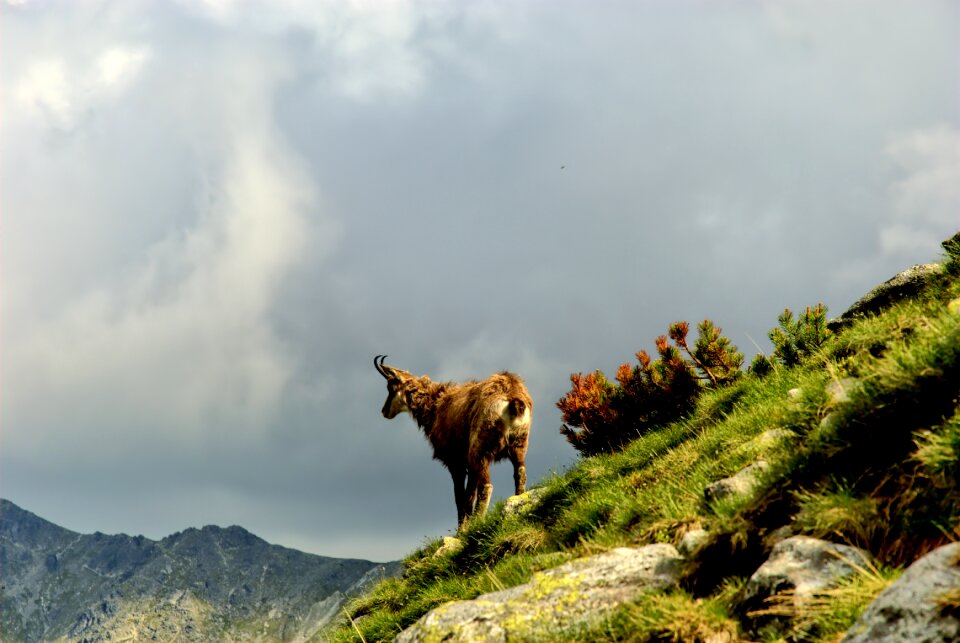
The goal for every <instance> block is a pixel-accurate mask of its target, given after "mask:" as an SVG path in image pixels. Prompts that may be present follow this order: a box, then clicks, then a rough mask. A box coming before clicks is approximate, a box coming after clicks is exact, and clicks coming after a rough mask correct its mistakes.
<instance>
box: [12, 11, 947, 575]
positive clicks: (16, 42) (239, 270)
mask: <svg viewBox="0 0 960 643" xmlns="http://www.w3.org/2000/svg"><path fill="white" fill-rule="evenodd" d="M957 43H960V5H958V3H956V2H949V1H944V2H934V1H930V2H922V1H911V2H897V1H890V2H879V1H875V0H871V1H869V2H852V1H851V2H826V1H824V2H812V1H809V2H808V1H805V2H800V1H784V2H772V1H771V2H764V1H759V0H757V1H742V2H734V1H729V2H716V1H707V0H703V1H701V2H684V1H677V0H661V1H654V0H649V1H643V2H640V1H637V2H627V1H622V2H613V1H597V0H590V1H589V2H587V1H585V0H584V1H582V2H579V1H578V2H574V1H572V0H570V1H566V2H555V1H549V2H548V1H546V0H542V1H536V2H515V1H512V0H509V1H508V0H501V1H496V2H492V1H488V2H478V1H473V0H471V1H470V2H467V1H465V0H464V1H457V2H453V1H450V2H388V1H387V0H382V1H373V0H370V1H367V2H359V1H358V2H327V3H322V2H312V1H307V0H304V1H302V2H299V1H295V0H284V1H280V0H273V1H269V2H268V1H266V0H264V1H262V2H258V1H249V2H246V1H239V0H238V1H232V0H207V1H206V2H200V1H187V0H182V1H180V2H174V1H169V2H146V1H144V2H132V1H130V0H115V1H106V0H103V1H100V0H91V1H87V2H80V1H67V0H64V1H62V2H53V1H49V2H47V1H42V0H17V1H13V0H6V1H5V2H3V4H0V146H2V147H0V225H2V237H0V244H2V247H0V269H2V290H0V295H2V302H0V303H2V336H0V344H2V350H0V358H2V408H0V413H2V436H0V495H2V496H3V497H5V498H8V499H10V500H12V501H14V502H16V503H18V504H20V505H21V506H23V507H24V508H25V509H28V510H30V511H33V512H34V513H37V514H39V515H41V516H42V517H44V518H47V519H49V520H52V521H54V522H56V523H58V524H60V525H63V526H65V527H67V528H70V529H73V530H76V531H81V532H93V531H96V530H99V531H103V532H106V533H117V532H123V533H128V534H144V535H146V536H148V537H151V538H160V537H163V536H165V535H168V534H170V533H172V532H175V531H179V530H182V529H184V528H187V527H191V526H193V527H200V526H203V525H206V524H219V525H222V526H227V525H232V524H239V525H242V526H243V527H245V528H247V529H249V530H251V531H252V532H254V533H255V534H257V535H259V536H261V537H263V538H265V539H267V540H268V541H270V542H273V543H277V544H281V545H286V546H290V547H295V548H299V549H303V550H305V551H309V552H313V553H318V554H324V555H331V556H346V557H361V558H369V559H373V560H388V559H395V558H399V557H401V556H403V555H405V554H406V553H408V552H410V551H411V550H413V549H414V548H416V547H417V546H419V545H421V544H423V543H424V541H425V540H426V539H428V538H431V537H439V536H441V535H444V534H447V533H449V532H451V531H452V530H453V529H454V527H455V522H456V511H455V507H454V502H453V492H452V485H451V482H450V478H449V476H448V474H447V472H446V471H445V470H444V469H443V467H442V466H441V465H440V464H439V463H438V462H435V461H433V460H431V451H430V448H429V446H428V444H427V443H426V441H425V440H424V438H423V436H422V434H421V433H420V431H419V430H418V429H417V428H416V426H415V424H414V423H413V422H412V420H410V419H409V418H407V417H406V416H403V417H398V418H396V419H395V420H393V421H387V420H385V419H383V417H382V416H381V415H380V408H381V405H382V404H383V400H384V396H385V387H384V381H383V379H382V378H381V377H380V376H379V375H378V374H377V373H376V371H375V370H374V368H373V364H372V360H373V357H374V355H377V354H380V353H386V354H388V355H389V356H390V358H389V360H388V362H389V363H391V364H394V365H396V366H399V367H402V368H405V369H407V370H410V371H412V372H414V373H416V374H421V373H427V374H430V375H431V376H433V377H434V378H435V379H460V378H467V377H484V376H486V375H488V374H490V373H492V372H494V371H499V370H502V369H510V370H513V371H516V372H518V373H520V374H521V375H523V376H524V378H525V379H526V381H527V383H528V385H529V388H530V390H531V393H532V395H533V398H534V402H535V408H534V423H533V432H532V435H531V444H530V451H529V454H528V469H529V473H530V480H531V482H536V481H537V480H538V479H540V478H542V477H543V476H545V475H548V474H549V473H550V472H552V471H562V470H564V469H565V468H567V467H569V466H570V465H571V464H572V463H573V462H575V460H576V453H575V451H574V450H573V449H572V448H571V447H570V446H569V445H568V444H567V443H566V441H565V440H564V439H563V437H562V436H561V435H560V434H559V432H558V428H559V426H560V416H559V412H558V411H557V410H556V408H555V406H554V403H555V401H556V400H557V399H558V398H559V397H560V396H561V395H562V394H563V393H564V392H565V391H566V390H567V388H568V385H569V379H568V378H569V374H570V373H571V372H577V371H590V370H593V369H595V368H602V369H604V370H606V371H607V372H608V373H611V372H612V371H615V369H616V367H617V365H618V364H619V363H620V362H622V361H627V360H630V359H631V357H632V355H633V354H634V353H635V352H636V351H637V350H639V349H641V348H643V349H647V350H652V349H653V340H654V338H655V337H656V336H657V335H659V334H661V333H663V332H664V331H665V330H666V328H667V325H668V324H669V323H670V322H673V321H676V320H680V319H686V320H689V321H690V322H696V321H698V320H700V319H703V318H704V317H709V318H711V319H712V320H714V321H715V322H716V323H717V324H718V325H720V326H721V327H722V328H723V330H724V332H725V333H726V334H727V335H728V336H729V337H731V338H732V340H733V341H734V343H736V344H737V345H738V346H739V347H740V348H741V350H743V351H744V352H746V353H748V355H752V354H753V353H755V352H756V350H757V348H756V346H757V345H759V346H760V347H761V348H764V349H766V348H767V347H768V346H769V343H768V340H767V338H766V333H767V331H768V330H769V329H770V328H771V327H772V326H774V325H775V323H776V317H777V315H778V314H779V313H780V312H781V311H782V310H783V308H784V307H786V306H789V307H793V308H797V307H803V306H805V305H808V304H815V303H817V302H819V301H822V302H824V303H826V304H827V306H828V307H829V309H830V311H831V313H832V314H834V315H836V314H839V313H840V312H842V311H843V310H844V309H845V308H846V307H847V306H849V305H850V304H851V303H852V302H853V301H855V300H856V299H857V298H858V297H859V296H860V295H862V294H863V293H865V292H866V291H867V290H869V289H870V288H871V287H873V286H874V285H876V284H877V283H879V282H881V281H884V280H886V279H887V278H889V277H891V276H892V275H894V274H895V273H897V272H899V271H900V270H902V269H903V268H906V267H908V266H910V265H912V264H914V263H920V262H928V261H935V260H937V259H938V258H939V257H940V253H941V250H940V247H939V242H940V241H941V240H943V239H945V238H946V237H948V236H950V235H951V234H952V233H953V232H956V231H957V229H958V228H960V187H958V186H960V180H958V177H960V109H958V108H960V56H958V45H957ZM754 342H755V343H756V344H754ZM493 482H494V486H495V490H494V497H495V499H496V498H503V497H505V496H506V495H508V494H509V492H510V490H511V486H512V478H511V469H510V465H509V463H501V464H500V465H497V466H495V467H494V480H493Z"/></svg>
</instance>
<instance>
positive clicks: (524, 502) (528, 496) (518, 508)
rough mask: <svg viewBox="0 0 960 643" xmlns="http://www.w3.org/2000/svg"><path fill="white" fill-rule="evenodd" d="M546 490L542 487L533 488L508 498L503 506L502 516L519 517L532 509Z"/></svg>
mask: <svg viewBox="0 0 960 643" xmlns="http://www.w3.org/2000/svg"><path fill="white" fill-rule="evenodd" d="M545 493H546V490H545V489H544V488H543V487H534V488H533V489H530V490H529V491H525V492H524V493H521V494H520V495H518V496H510V497H509V498H507V501H506V503H504V505H503V515H504V516H519V515H522V514H525V513H527V512H528V511H530V510H531V509H533V508H534V507H535V506H536V505H537V503H538V502H540V499H541V498H543V495H544V494H545Z"/></svg>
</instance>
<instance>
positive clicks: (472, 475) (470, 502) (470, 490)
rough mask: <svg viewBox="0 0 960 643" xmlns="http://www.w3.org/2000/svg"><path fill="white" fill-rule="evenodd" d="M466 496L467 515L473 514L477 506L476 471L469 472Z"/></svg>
mask: <svg viewBox="0 0 960 643" xmlns="http://www.w3.org/2000/svg"><path fill="white" fill-rule="evenodd" d="M464 495H465V496H466V503H465V504H466V510H467V517H469V516H471V515H473V512H474V510H475V509H476V506H477V473H476V471H472V470H471V471H468V472H467V490H466V493H465V494H464Z"/></svg>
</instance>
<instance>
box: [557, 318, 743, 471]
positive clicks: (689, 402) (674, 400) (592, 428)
mask: <svg viewBox="0 0 960 643" xmlns="http://www.w3.org/2000/svg"><path fill="white" fill-rule="evenodd" d="M689 328H690V327H689V324H687V322H677V323H675V324H672V325H671V326H670V330H669V336H668V335H661V336H660V337H657V339H656V341H655V345H656V348H657V354H658V359H657V360H651V359H650V356H649V355H648V354H647V353H646V352H645V351H638V352H637V354H636V357H637V362H638V365H637V366H632V367H631V366H630V365H629V364H621V365H620V367H619V368H618V369H617V377H616V380H617V384H614V383H612V382H610V381H609V380H608V379H607V378H606V376H605V375H604V374H603V371H600V370H598V371H595V372H594V373H589V374H587V375H582V374H580V373H574V374H573V375H571V376H570V383H571V388H570V391H569V392H568V393H566V394H565V395H564V396H563V397H562V398H560V400H559V401H558V402H557V407H558V408H559V409H560V411H561V412H562V413H563V422H564V424H563V426H562V427H561V428H560V432H561V433H562V434H563V435H564V436H566V438H567V440H568V441H569V442H570V443H571V444H572V445H573V446H574V448H576V449H577V450H578V451H580V452H581V453H583V454H584V455H593V454H595V453H602V452H610V451H615V450H617V449H619V448H622V447H623V446H624V445H625V444H626V443H627V442H629V441H630V440H633V439H634V438H636V437H637V436H639V435H640V434H642V433H644V432H646V431H648V430H650V429H652V428H655V427H657V426H662V425H664V424H667V423H669V422H672V421H674V420H677V419H679V418H680V417H682V416H683V415H684V414H686V413H688V412H689V411H690V410H691V409H692V408H693V405H694V403H695V401H696V398H697V395H698V394H699V392H700V389H701V387H702V384H701V380H704V381H709V384H708V385H711V386H717V385H719V384H721V383H723V382H726V381H729V380H732V379H734V377H736V375H738V374H739V370H738V369H739V366H740V362H741V361H742V360H743V357H742V356H741V355H739V353H736V352H735V351H736V347H733V346H732V345H730V343H729V340H728V339H727V338H725V337H723V336H722V335H720V329H719V328H716V327H715V326H713V324H712V323H711V322H710V321H709V320H704V321H703V322H702V323H701V324H699V325H698V326H697V328H698V330H699V331H700V338H699V339H698V340H697V343H696V346H695V348H694V349H693V350H692V351H691V349H690V347H689V346H688V345H687V333H688V332H689ZM671 339H672V340H673V342H674V343H675V344H676V345H675V346H674V345H671V344H670V340H671ZM681 348H682V349H683V350H684V352H685V353H686V354H687V355H688V356H689V358H690V359H689V361H688V360H686V359H684V357H683V354H682V353H681V352H680V349H681ZM738 357H739V361H738V359H737V358H738ZM698 371H699V372H700V373H701V374H700V375H698V373H697V372H698Z"/></svg>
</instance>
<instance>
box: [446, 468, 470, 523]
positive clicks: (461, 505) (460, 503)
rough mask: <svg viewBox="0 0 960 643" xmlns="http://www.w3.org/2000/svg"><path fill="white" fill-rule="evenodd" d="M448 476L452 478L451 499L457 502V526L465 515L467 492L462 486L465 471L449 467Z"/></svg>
mask: <svg viewBox="0 0 960 643" xmlns="http://www.w3.org/2000/svg"><path fill="white" fill-rule="evenodd" d="M450 477H451V478H453V499H454V500H455V501H456V503H457V527H458V528H459V527H460V525H462V524H463V521H464V519H465V518H466V517H467V492H466V490H465V489H464V486H463V483H464V479H465V477H466V473H465V472H464V471H463V470H462V469H461V470H458V471H454V470H452V469H451V470H450Z"/></svg>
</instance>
